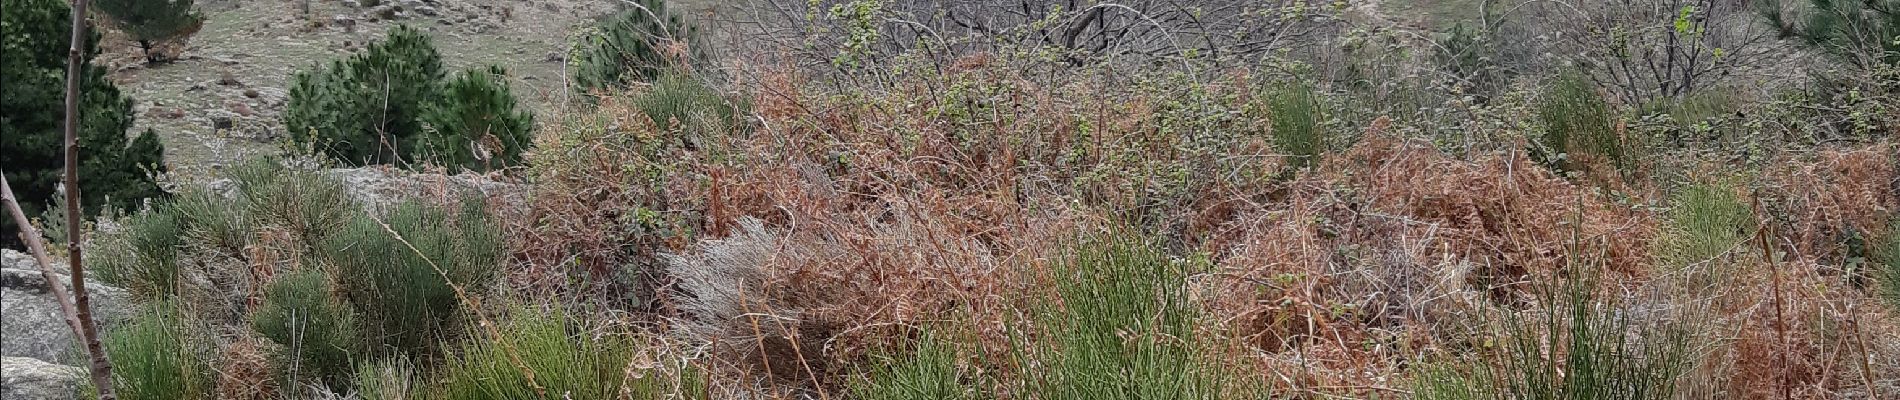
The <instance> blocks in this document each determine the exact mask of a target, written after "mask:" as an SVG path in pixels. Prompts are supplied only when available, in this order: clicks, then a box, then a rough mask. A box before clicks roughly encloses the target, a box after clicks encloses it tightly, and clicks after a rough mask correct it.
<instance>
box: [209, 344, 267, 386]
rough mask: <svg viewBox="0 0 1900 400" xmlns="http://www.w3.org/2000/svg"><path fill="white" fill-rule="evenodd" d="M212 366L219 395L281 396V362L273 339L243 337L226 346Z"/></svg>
mask: <svg viewBox="0 0 1900 400" xmlns="http://www.w3.org/2000/svg"><path fill="white" fill-rule="evenodd" d="M217 359H218V362H217V363H216V364H215V365H213V366H212V369H214V370H215V371H216V374H217V377H216V379H214V382H215V385H216V391H217V394H218V397H217V398H219V399H227V400H271V399H276V398H278V397H277V393H278V391H277V384H278V383H280V381H279V379H278V373H277V371H278V367H279V365H278V363H277V360H275V359H273V353H272V346H271V344H270V343H269V342H266V341H264V340H261V339H258V338H255V337H250V336H246V337H242V338H239V339H237V340H233V341H232V342H231V343H230V344H227V345H225V346H224V350H223V351H221V352H219V353H218V357H217Z"/></svg>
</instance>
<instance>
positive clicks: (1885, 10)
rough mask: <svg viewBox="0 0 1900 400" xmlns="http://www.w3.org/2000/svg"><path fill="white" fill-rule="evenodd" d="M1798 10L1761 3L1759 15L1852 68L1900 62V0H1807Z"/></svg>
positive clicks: (1776, 1) (1774, 1)
mask: <svg viewBox="0 0 1900 400" xmlns="http://www.w3.org/2000/svg"><path fill="white" fill-rule="evenodd" d="M1807 3H1808V7H1801V8H1798V10H1800V13H1799V14H1798V15H1793V17H1794V18H1793V19H1794V20H1790V18H1789V17H1790V16H1789V15H1786V14H1784V13H1783V10H1786V9H1789V8H1784V7H1783V6H1782V4H1781V1H1780V0H1771V1H1765V2H1763V3H1762V7H1761V10H1762V16H1763V18H1764V19H1766V20H1767V21H1768V22H1769V23H1770V24H1771V25H1772V26H1774V27H1775V28H1776V29H1779V30H1780V31H1781V35H1782V36H1783V37H1793V38H1795V39H1798V40H1799V43H1801V44H1803V45H1806V46H1808V47H1811V48H1814V49H1816V50H1820V51H1821V52H1823V53H1825V54H1827V55H1829V56H1831V57H1833V58H1834V59H1836V60H1838V61H1841V62H1845V63H1848V64H1849V65H1853V66H1855V67H1860V68H1872V67H1874V66H1875V65H1876V64H1889V65H1892V64H1900V40H1894V38H1896V37H1900V0H1867V1H1841V0H1808V1H1807Z"/></svg>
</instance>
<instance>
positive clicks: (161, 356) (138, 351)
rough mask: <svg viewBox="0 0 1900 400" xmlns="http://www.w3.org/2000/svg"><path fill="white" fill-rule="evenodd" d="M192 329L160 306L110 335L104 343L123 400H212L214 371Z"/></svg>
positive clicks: (115, 385)
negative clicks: (195, 341) (206, 361)
mask: <svg viewBox="0 0 1900 400" xmlns="http://www.w3.org/2000/svg"><path fill="white" fill-rule="evenodd" d="M189 330H190V325H188V324H187V323H186V321H184V320H183V319H182V318H181V317H179V315H178V312H177V310H176V309H174V308H173V307H171V306H169V305H167V304H162V303H161V304H158V305H155V306H154V307H152V309H151V310H147V311H145V312H142V313H140V314H139V315H138V316H137V317H135V318H133V320H132V321H129V322H127V323H126V324H125V325H122V326H120V327H118V328H115V329H113V330H112V331H111V332H108V333H106V335H105V337H103V338H101V340H102V343H103V345H104V346H105V350H106V354H110V355H111V356H112V384H113V389H115V390H117V392H118V395H119V399H122V400H197V399H205V398H210V397H211V396H210V395H211V393H210V389H211V387H212V384H211V377H212V373H213V372H212V370H211V368H210V366H209V364H206V363H205V361H204V359H203V356H202V353H201V352H200V351H199V348H198V347H197V345H195V344H194V343H193V340H194V338H196V337H197V336H196V334H195V333H193V332H190V331H189ZM89 391H90V390H89ZM89 397H90V396H89Z"/></svg>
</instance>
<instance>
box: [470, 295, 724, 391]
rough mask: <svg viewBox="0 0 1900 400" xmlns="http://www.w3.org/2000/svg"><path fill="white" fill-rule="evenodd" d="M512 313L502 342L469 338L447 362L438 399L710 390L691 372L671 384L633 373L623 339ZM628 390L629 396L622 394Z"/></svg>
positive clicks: (531, 313)
mask: <svg viewBox="0 0 1900 400" xmlns="http://www.w3.org/2000/svg"><path fill="white" fill-rule="evenodd" d="M513 315H514V320H512V321H509V322H508V323H506V324H505V325H503V326H502V328H501V337H500V339H499V340H501V341H502V342H496V341H494V340H495V338H490V337H486V336H485V335H479V334H478V333H470V335H472V336H482V338H481V340H474V341H470V342H468V343H466V344H465V345H464V346H463V348H462V351H461V356H459V357H457V358H456V359H455V360H453V361H451V362H449V363H448V364H447V370H446V371H444V373H443V377H442V378H441V380H440V382H441V386H440V387H439V394H440V395H441V396H440V397H441V398H445V399H458V400H527V399H539V398H573V399H627V398H632V399H671V398H678V397H674V396H673V394H675V393H677V394H679V395H682V396H684V398H701V397H702V396H701V395H700V394H703V393H704V392H705V391H704V389H703V388H701V387H700V385H701V383H699V382H698V379H697V378H693V376H695V375H693V374H692V373H691V372H690V371H688V372H685V373H681V374H680V375H682V376H686V377H688V378H685V379H682V380H681V382H682V383H680V384H672V383H670V382H668V379H667V375H669V374H667V373H663V371H646V372H645V373H643V374H641V375H640V376H637V377H628V376H627V375H626V373H627V371H626V368H627V365H628V363H629V362H630V361H631V358H632V357H633V356H634V353H635V352H636V351H639V350H638V349H637V348H636V346H635V345H634V343H633V342H632V341H631V340H628V339H627V338H626V337H624V336H616V335H608V336H602V337H596V336H592V335H575V334H570V333H569V332H568V329H567V326H566V325H565V323H564V322H563V321H562V319H563V316H562V315H563V314H562V313H559V312H553V313H546V312H541V311H539V310H518V311H516V312H514V313H513ZM509 351H513V352H514V353H515V355H518V356H519V357H520V361H521V365H517V364H515V363H514V361H513V360H512V359H511V358H510V356H509V355H508V352H509ZM521 367H526V368H527V369H528V370H530V371H534V383H535V384H538V385H540V386H541V387H542V388H544V389H545V390H547V396H546V397H543V396H539V395H538V394H537V393H536V392H535V389H534V386H532V385H530V384H529V383H528V378H527V376H526V375H524V374H523V373H522V370H521ZM682 371H684V370H683V369H682ZM676 372H677V371H676ZM623 385H624V387H623ZM623 390H624V391H626V392H627V393H630V394H631V395H632V397H624V396H621V393H622V391H623Z"/></svg>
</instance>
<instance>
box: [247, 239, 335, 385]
mask: <svg viewBox="0 0 1900 400" xmlns="http://www.w3.org/2000/svg"><path fill="white" fill-rule="evenodd" d="M335 291H336V289H335V286H334V285H332V284H331V283H330V277H329V276H326V275H324V273H323V272H322V271H320V270H317V269H315V268H308V269H305V270H303V271H297V272H293V273H291V274H290V275H287V276H283V277H279V278H277V281H275V282H271V284H270V287H268V288H265V289H264V303H263V305H261V306H259V307H258V308H257V311H256V312H255V313H253V314H252V315H251V328H252V329H255V330H256V331H257V333H258V334H261V335H263V336H264V337H266V338H269V339H270V340H271V341H275V342H277V344H279V345H282V346H284V348H285V349H288V351H289V354H290V355H291V356H292V357H295V360H293V361H291V363H290V365H293V366H294V367H293V368H292V371H289V372H290V376H289V379H290V382H287V384H286V385H285V386H284V387H295V386H296V385H299V384H301V381H302V378H303V377H316V378H319V379H321V380H322V381H323V382H325V383H327V384H331V385H332V386H333V387H334V386H335V385H336V384H338V383H341V382H343V380H342V379H343V378H344V377H345V376H347V374H348V373H349V372H350V369H351V367H352V364H351V362H350V360H351V355H352V354H353V353H354V352H355V349H356V348H357V347H356V343H357V334H356V312H355V310H352V309H350V306H349V305H348V304H345V303H343V301H342V299H338V298H337V297H336V295H335Z"/></svg>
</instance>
